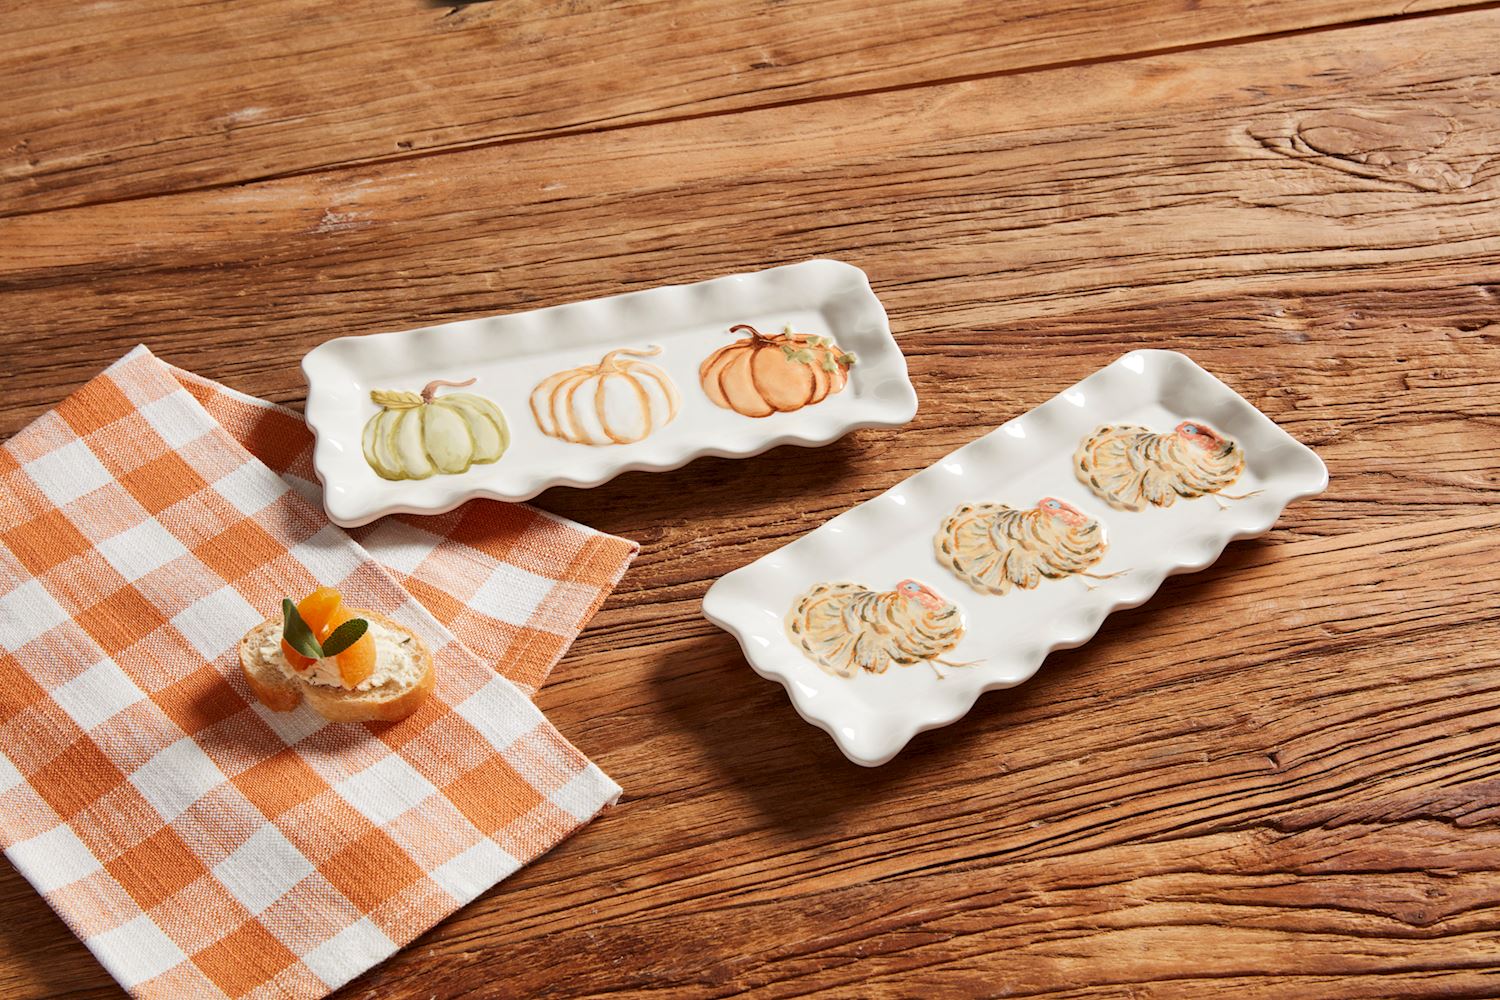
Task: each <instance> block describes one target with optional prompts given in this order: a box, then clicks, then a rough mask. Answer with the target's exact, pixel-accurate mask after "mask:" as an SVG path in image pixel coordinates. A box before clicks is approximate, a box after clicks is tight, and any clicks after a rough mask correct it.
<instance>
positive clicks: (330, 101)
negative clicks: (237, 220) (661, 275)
mask: <svg viewBox="0 0 1500 1000" xmlns="http://www.w3.org/2000/svg"><path fill="white" fill-rule="evenodd" d="M8 6H9V8H10V9H9V10H7V11H6V12H5V15H4V21H5V23H6V26H7V44H6V46H5V50H4V51H3V52H0V81H3V83H0V92H4V93H5V95H6V112H5V117H6V125H7V128H6V131H5V140H4V143H3V146H0V213H3V214H10V213H15V212H25V211H35V210H38V209H44V208H55V207H58V206H62V205H70V204H79V203H86V202H94V201H102V200H110V199H115V198H122V197H135V196H140V195H145V194H156V193H161V192H164V191H172V190H178V189H181V188H183V187H187V186H205V185H214V184H230V183H239V182H243V181H246V180H250V179H256V178H263V177H267V176H275V175H282V174H286V173H294V172H302V171H309V170H317V169H322V168H326V167H329V166H333V165H340V164H349V163H359V162H367V161H372V160H388V159H400V158H406V157H412V156H420V155H421V154H423V153H427V152H432V151H435V150H444V149H452V148H456V147H462V146H469V145H475V144H483V143H503V142H509V141H515V140H518V139H525V138H530V137H536V136H545V135H548V134H554V133H557V132H562V131H570V130H589V129H598V128H612V127H619V126H622V125H629V124H636V123H640V122H645V121H651V120H655V119H662V118H680V117H691V116H697V115H706V114H715V113H720V112H724V111H732V110H742V109H744V108H747V107H754V106H759V105H763V104H766V103H780V102H788V101H804V100H812V99H823V98H827V97H830V96H834V95H839V94H845V93H850V92H854V91H862V90H875V89H883V88H892V87H903V86H910V85H913V84H918V83H923V82H928V81H933V80H942V79H952V78H956V77H963V76H971V75H976V74H987V73H995V72H1003V71H1014V70H1017V69H1021V68H1025V67H1031V66H1037V65H1041V64H1052V63H1059V62H1068V61H1077V60H1085V59H1097V58H1105V57H1112V56H1119V55H1122V54H1127V53H1132V52H1139V51H1142V50H1157V49H1162V48H1166V47H1173V46H1183V45H1194V44H1203V43H1211V42H1219V41H1222V40H1224V39H1230V38H1238V37H1244V36H1246V35H1256V34H1264V33H1268V32H1278V31H1288V30H1297V29H1305V28H1313V27H1319V26H1326V25H1331V24H1339V23H1342V22H1345V21H1349V20H1354V19H1359V18H1379V17H1382V16H1393V15H1402V14H1407V13H1410V12H1412V11H1421V10H1432V9H1439V8H1445V7H1455V6H1463V5H1462V4H1458V3H1454V2H1453V0H1415V2H1413V0H1376V2H1370V0H1365V2H1359V0H1318V2H1312V3H1309V2H1292V0H1272V2H1267V3H1259V4H1256V5H1255V6H1254V7H1252V8H1248V9H1247V8H1246V7H1245V6H1244V5H1243V4H1240V3H1236V2H1234V0H1131V2H1128V3H1115V2H1110V0H1086V2H1083V3H1074V4H1067V5H1059V4H1053V3H1047V2H1045V0H1020V2H1012V3H1004V4H986V3H982V4H974V3H966V2H962V0H936V2H934V0H885V2H883V3H881V4H880V5H878V6H874V7H872V5H871V4H870V3H868V2H867V0H818V2H813V0H791V2H787V0H758V2H756V3H752V4H745V3H724V2H721V0H686V2H683V0H679V2H673V3H653V2H647V0H629V2H610V3H604V2H599V0H585V2H572V3H568V4H565V5H560V4H556V3H548V2H542V0H525V2H520V3H496V4H478V3H476V4H471V5H466V6H459V5H455V6H451V7H446V6H444V5H442V4H438V3H420V2H416V0H413V2H409V3H401V4H389V3H378V2H374V0H356V2H353V3H345V4H341V5H340V6H339V7H337V8H330V7H328V6H327V5H326V4H319V3H315V2H312V0H257V2H246V3H234V4H207V5H205V4H189V3H182V2H180V0H149V2H134V3H128V4H113V3H100V4H91V5H88V6H83V7H77V8H73V9H70V11H69V14H68V18H67V21H66V26H65V28H63V27H60V25H59V22H58V17H57V12H56V11H55V10H53V9H51V8H49V7H46V6H44V5H36V4H21V3H14V2H13V3H11V4H9V5H8Z"/></svg>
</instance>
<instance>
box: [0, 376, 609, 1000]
mask: <svg viewBox="0 0 1500 1000" xmlns="http://www.w3.org/2000/svg"><path fill="white" fill-rule="evenodd" d="M309 446H310V436H309V434H308V432H307V431H306V429H305V427H303V425H302V423H301V421H300V420H298V419H297V418H296V416H295V415H294V414H291V413H290V411H286V410H282V409H280V408H277V407H272V406H270V405H268V404H265V403H263V402H261V401H259V400H255V399H253V398H251V397H248V396H243V395H240V394H238V393H233V392H230V391H229V390H227V389H224V388H223V387H221V386H217V385H215V384H214V383H211V382H208V381H206V380H204V379H200V378H198V377H196V376H193V375H190V374H188V373H186V372H181V371H179V370H177V369H173V368H171V367H170V366H168V365H165V364H163V363H162V362H160V361H158V360H157V359H156V358H155V357H153V356H152V355H151V354H150V352H149V351H147V350H146V349H145V348H144V347H139V348H136V349H135V350H134V351H132V352H131V353H130V354H128V355H126V356H125V357H124V358H123V359H121V360H120V361H119V362H117V363H116V364H114V365H113V366H112V367H110V368H109V370H108V371H106V372H104V373H103V374H102V375H100V376H99V377H98V378H96V379H94V380H93V381H91V382H90V383H88V385H86V386H85V387H83V388H82V389H80V390H79V391H78V392H76V393H74V394H73V395H72V396H70V397H69V398H68V399H67V400H65V401H64V402H63V403H62V404H60V405H59V406H58V407H57V409H55V410H53V411H51V412H49V413H47V414H45V415H43V416H42V417H40V418H39V419H38V420H37V421H35V422H34V423H33V424H31V425H30V426H28V427H27V428H26V429H25V430H23V431H21V432H20V433H19V434H17V435H16V436H15V437H14V438H12V439H11V440H10V441H8V442H6V443H5V444H4V446H3V447H0V844H3V846H4V849H5V854H6V856H7V857H8V858H9V859H10V861H11V863H12V864H13V865H15V867H16V868H17V869H18V870H19V871H20V872H21V873H22V875H24V876H25V877H26V878H27V879H28V880H29V881H30V882H31V883H32V885H33V886H35V888H36V889H37V891H38V892H40V893H42V894H43V896H45V897H46V899H47V901H48V902H49V903H50V904H51V905H52V907H53V908H54V909H55V910H57V912H58V913H59V914H60V915H61V916H62V917H63V919H64V920H65V921H67V923H68V925H69V926H70V927H71V928H72V929H73V931H74V932H75V933H76V934H77V935H78V936H79V937H80V938H81V939H82V940H83V941H84V943H85V944H86V945H87V946H88V947H89V949H90V950H91V951H92V952H93V953H94V954H95V955H96V956H97V957H98V958H99V960H100V961H101V962H102V963H103V964H104V966H105V967H106V968H107V969H108V970H109V971H110V973H111V974H112V975H114V977H115V978H116V979H118V980H119V981H120V983H121V985H123V986H124V987H126V988H127V989H128V990H130V991H131V992H132V993H133V994H135V995H137V996H141V997H185V996H192V997H217V996H231V997H239V996H256V997H299V998H313V997H319V996H322V995H324V994H325V993H327V992H328V991H329V990H331V989H333V988H335V987H337V986H339V985H341V984H342V983H344V982H347V981H348V980H349V979H352V978H353V977H354V976H356V975H358V974H359V973H360V972H362V971H364V970H365V969H367V968H369V967H370V966H371V965H374V964H375V963H377V962H379V961H381V960H382V959H384V958H386V957H387V956H389V955H390V954H391V953H392V952H394V951H395V950H396V949H397V948H399V947H400V946H402V945H404V944H406V943H407V942H409V941H411V940H412V939H413V938H415V937H416V936H417V935H418V934H420V933H421V932H422V931H424V930H425V929H427V928H428V927H430V926H432V924H434V923H436V922H437V921H438V920H441V919H442V918H443V917H444V916H446V915H447V914H449V913H451V912H453V911H454V910H455V909H457V908H458V907H460V906H462V905H463V904H464V903H466V902H468V901H469V900H471V899H473V898H474V897H475V896H477V895H478V894H479V893H481V892H483V891H484V890H485V889H487V888H489V887H490V886H492V885H494V884H495V883H496V882H497V881H499V880H500V879H502V878H504V877H505V876H506V875H508V874H510V873H511V872H513V871H515V870H516V869H517V868H519V867H520V866H522V865H524V864H526V863H527V862H529V861H531V860H532V859H534V858H536V857H537V856H538V855H540V854H542V853H543V852H545V851H546V850H547V849H549V848H550V847H552V846H553V845H554V844H556V843H557V842H558V841H559V840H561V839H562V838H564V837H566V836H567V835H568V834H569V833H571V832H572V831H573V830H575V829H577V828H578V827H579V826H581V825H582V824H584V823H586V822H588V820H589V819H591V818H592V817H593V816H594V815H595V814H596V813H597V812H598V810H599V809H600V808H601V807H603V806H604V805H605V804H607V803H609V802H611V801H613V800H614V798H615V797H616V796H617V795H618V794H619V788H618V786H616V785H615V784H614V782H613V781H611V780H610V779H609V778H608V777H607V776H606V775H605V774H603V772H601V771H600V770H599V769H598V768H597V767H595V766H594V765H593V764H592V763H590V762H589V761H588V760H587V759H586V758H585V757H584V756H583V755H582V754H580V753H579V752H578V751H577V750H576V749H575V748H574V747H573V746H571V745H570V744H569V743H568V742H567V740H565V739H564V738H563V737H562V736H561V735H560V734H559V733H558V732H557V730H555V729H554V728H553V727H552V726H551V725H550V724H549V723H548V722H547V720H546V719H545V718H543V717H542V715H541V714H540V713H539V712H538V711H537V710H536V708H535V707H534V706H533V705H532V704H531V702H530V701H529V700H528V699H527V698H526V697H525V696H524V695H523V694H522V692H521V690H520V689H519V688H518V685H519V686H521V687H525V688H528V689H534V688H535V686H536V685H538V684H540V683H541V681H542V680H543V679H544V678H545V677H546V674H547V672H548V671H549V670H550V668H551V666H552V664H553V663H555V662H556V660H557V658H558V657H559V656H560V655H561V653H562V651H563V650H564V649H565V648H566V646H567V644H568V642H569V641H570V640H571V639H572V637H573V636H574V635H575V634H576V633H577V631H578V629H579V628H581V627H582V625H583V623H584V622H585V621H587V619H588V617H589V616H590V615H591V614H592V613H593V612H594V610H595V609H596V608H597V606H598V605H599V603H600V602H601V601H602V600H603V598H604V596H605V595H606V594H607V593H608V592H609V590H610V589H611V588H612V587H613V585H614V583H615V581H616V580H618V578H619V576H620V574H621V573H622V572H623V571H624V568H625V566H626V565H627V564H628V563H629V561H630V559H631V558H632V556H633V555H634V553H635V546H634V544H633V543H631V542H628V541H625V540H624V539H619V538H613V537H610V536H607V535H602V534H599V533H597V532H594V531H591V530H590V529H587V528H584V527H582V526H581V525H576V524H572V523H569V522H566V521H562V520H560V519H557V518H552V517H549V516H547V515H545V514H542V513H540V512H537V511H534V510H531V509H529V508H525V507H522V506H519V505H504V504H495V503H480V504H470V505H468V507H466V508H462V509H460V511H457V512H454V513H452V514H449V515H446V516H445V517H441V518H427V519H416V518H391V519H387V520H386V521H384V522H380V523H377V524H376V525H373V526H370V527H367V528H364V529H361V530H359V531H358V532H355V533H354V534H355V536H356V538H357V541H356V540H355V539H352V538H351V537H350V535H349V534H347V533H345V532H343V531H341V530H339V529H337V528H335V527H333V526H331V525H330V524H329V523H328V522H327V520H326V518H325V517H324V516H323V514H322V512H321V510H320V509H319V507H318V506H317V505H316V503H315V502H311V501H310V500H309V496H312V497H315V496H316V492H317V489H316V486H315V484H314V483H313V482H312V479H311V473H310V467H309V466H308V464H307V456H308V450H309ZM278 473H281V474H278ZM319 584H332V585H335V586H338V587H339V588H340V589H341V590H342V591H343V592H344V594H345V597H346V599H347V600H348V602H349V603H350V604H351V605H354V606H357V607H362V608H368V609H371V610H375V611H379V612H383V613H385V614H387V615H389V616H391V617H392V618H395V619H396V620H398V621H400V622H402V623H403V624H405V625H407V626H408V627H410V628H412V629H414V630H415V631H417V632H418V633H419V634H420V635H422V637H423V638H424V639H425V640H426V641H427V643H428V645H429V646H430V647H431V648H432V650H433V655H434V659H435V663H436V670H437V686H436V690H435V692H434V694H433V697H432V698H430V699H429V700H428V702H427V703H426V705H425V706H424V707H423V708H422V709H421V710H420V711H418V713H417V714H416V715H414V716H412V717H411V718H409V719H406V720H404V721H403V722H400V723H396V724H394V725H390V726H375V725H370V726H364V725H334V724H329V723H326V722H324V721H323V720H322V719H321V718H320V717H319V716H317V715H316V714H314V713H313V712H312V711H311V710H309V709H307V708H306V707H303V708H299V709H298V710H297V711H295V712H290V713H284V714H278V713H274V712H269V711H267V710H266V709H265V708H264V707H263V706H261V705H259V704H258V703H256V702H255V699H254V698H253V697H252V696H251V695H250V694H249V692H248V690H247V688H246V686H245V684H244V681H243V678H242V677H241V675H240V669H239V664H238V656H237V652H236V645H237V643H238V641H239V638H240V636H241V635H242V634H243V633H244V632H245V631H246V630H247V629H249V628H250V627H251V626H252V625H254V624H256V623H257V622H259V621H261V620H262V619H264V618H266V617H269V616H272V615H274V614H276V613H277V609H278V608H279V606H280V600H281V598H282V596H284V595H300V594H303V593H306V592H307V591H309V590H311V589H313V588H314V587H315V586H317V585H319ZM494 668H498V669H499V671H500V673H496V670H495V669H494ZM507 678H509V679H507ZM513 682H514V683H513Z"/></svg>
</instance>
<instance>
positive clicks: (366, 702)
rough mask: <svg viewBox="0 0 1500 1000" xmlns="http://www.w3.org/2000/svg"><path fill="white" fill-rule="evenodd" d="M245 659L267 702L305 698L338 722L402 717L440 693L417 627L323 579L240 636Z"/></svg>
mask: <svg viewBox="0 0 1500 1000" xmlns="http://www.w3.org/2000/svg"><path fill="white" fill-rule="evenodd" d="M240 666H241V667H242V668H243V669H244V671H245V680H246V681H247V682H248V683H249V685H250V689H251V690H252V691H253V692H255V696H256V697H257V698H259V699H260V701H261V703H262V704H264V705H265V706H266V707H267V708H269V709H271V710H272V711H276V712H290V711H291V710H292V709H294V708H296V707H297V706H298V705H300V704H301V703H302V702H303V701H304V700H305V701H306V702H307V703H308V705H310V706H311V707H312V708H313V710H314V711H316V712H317V713H318V714H319V715H322V716H323V717H324V718H326V719H330V720H332V721H334V722H395V721H397V720H399V719H404V718H406V717H407V716H408V715H411V714H412V713H413V712H415V711H416V710H417V709H418V708H420V707H421V706H422V703H423V702H425V701H426V700H427V697H428V695H430V694H431V693H432V686H433V666H432V653H431V652H429V651H428V649H427V646H426V644H425V643H423V642H422V639H421V637H419V636H418V635H417V634H416V633H415V632H412V631H411V630H410V629H408V628H405V627H403V626H401V625H398V624H396V622H394V621H392V620H391V619H389V618H387V617H385V616H384V615H380V614H376V613H375V612H372V611H361V610H359V609H357V608H346V607H345V606H344V602H343V597H342V595H340V594H339V592H338V591H337V590H335V589H334V588H332V587H322V588H319V589H318V590H315V591H313V592H312V593H311V594H309V595H307V596H306V597H304V598H303V599H302V600H301V601H299V602H297V603H296V604H295V605H294V604H293V603H292V602H291V601H290V600H288V601H284V602H282V614H281V616H280V617H278V618H268V619H266V620H265V621H263V622H261V623H260V624H259V625H257V626H255V627H254V628H252V629H251V630H250V631H249V632H247V633H245V637H244V638H243V639H241V640H240Z"/></svg>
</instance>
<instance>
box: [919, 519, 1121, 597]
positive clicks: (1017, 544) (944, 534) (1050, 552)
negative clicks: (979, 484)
mask: <svg viewBox="0 0 1500 1000" xmlns="http://www.w3.org/2000/svg"><path fill="white" fill-rule="evenodd" d="M933 547H934V549H936V551H937V557H938V562H940V563H942V564H943V565H944V566H946V567H948V568H949V569H951V570H952V571H953V572H954V573H956V574H957V575H958V577H959V578H960V579H961V580H963V581H964V582H965V583H967V584H968V585H969V586H971V587H973V588H974V589H975V590H977V591H979V592H980V593H983V594H1005V593H1009V592H1010V589H1011V588H1012V587H1020V588H1021V589H1023V590H1030V589H1032V588H1033V587H1035V586H1036V585H1037V584H1039V583H1041V582H1042V579H1043V578H1044V577H1045V578H1046V579H1049V580H1057V579H1061V578H1062V577H1066V576H1073V575H1074V574H1077V575H1079V576H1086V577H1090V578H1091V579H1095V580H1105V579H1108V578H1109V577H1112V576H1118V575H1119V574H1118V573H1110V574H1107V575H1102V576H1101V575H1098V574H1095V573H1089V572H1086V571H1087V570H1088V568H1089V567H1090V566H1093V565H1094V564H1095V563H1097V562H1098V561H1099V560H1101V559H1103V558H1104V551H1105V549H1106V548H1108V542H1107V541H1106V540H1105V537H1104V525H1102V524H1100V523H1099V522H1098V521H1096V520H1094V519H1093V518H1091V517H1089V516H1088V515H1087V514H1085V513H1083V512H1082V511H1080V510H1079V509H1078V508H1076V507H1074V506H1072V505H1071V504H1067V503H1064V502H1063V501H1061V500H1059V499H1057V498H1056V497H1043V498H1042V499H1041V501H1040V502H1038V503H1037V505H1036V506H1035V507H1032V508H1030V509H1028V510H1021V509H1018V508H1016V507H1009V506H1007V505H1005V504H1003V503H966V504H964V505H963V506H961V507H959V508H958V509H957V510H955V511H954V512H953V513H951V514H949V515H948V516H947V517H945V518H944V519H943V523H942V526H941V527H939V528H938V532H937V535H936V536H934V538H933Z"/></svg>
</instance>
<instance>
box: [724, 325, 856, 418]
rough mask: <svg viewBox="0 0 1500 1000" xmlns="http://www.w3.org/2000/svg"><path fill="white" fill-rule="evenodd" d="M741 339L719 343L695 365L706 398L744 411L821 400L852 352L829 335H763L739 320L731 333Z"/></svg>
mask: <svg viewBox="0 0 1500 1000" xmlns="http://www.w3.org/2000/svg"><path fill="white" fill-rule="evenodd" d="M742 330H743V331H746V332H748V333H749V334H750V336H749V337H746V338H745V339H743V340H737V341H735V342H734V343H732V344H729V345H727V346H725V347H721V348H719V349H718V350H717V351H715V352H714V353H712V354H710V355H709V356H708V358H707V359H706V360H705V361H704V362H703V364H702V366H700V367H699V369H698V378H699V380H700V381H701V382H702V383H703V391H704V392H705V393H707V394H708V398H709V399H711V400H713V401H714V402H715V403H717V404H718V405H719V406H722V407H724V408H725V409H726V410H734V411H735V412H736V413H742V414H744V415H745V416H747V417H769V416H770V415H771V414H773V413H790V412H791V411H793V410H800V409H802V408H803V407H804V406H812V405H813V404H814V403H821V402H822V401H823V400H825V399H827V398H828V397H829V396H831V395H833V394H834V393H836V392H839V391H841V390H842V389H843V388H844V386H845V385H847V384H848V383H849V367H850V366H851V365H853V364H854V362H855V357H854V355H853V354H850V353H849V352H847V351H844V350H842V349H840V348H839V346H838V345H837V344H835V343H834V342H833V341H832V340H831V339H829V338H828V337H816V336H812V335H810V334H806V333H793V332H792V328H791V327H790V326H788V327H787V328H786V329H785V330H783V331H782V332H781V333H778V334H773V335H767V334H764V333H761V332H760V331H759V330H757V329H755V327H753V326H747V325H746V324H743V323H741V324H740V325H738V326H733V327H730V328H729V332H730V333H739V332H740V331H742Z"/></svg>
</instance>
